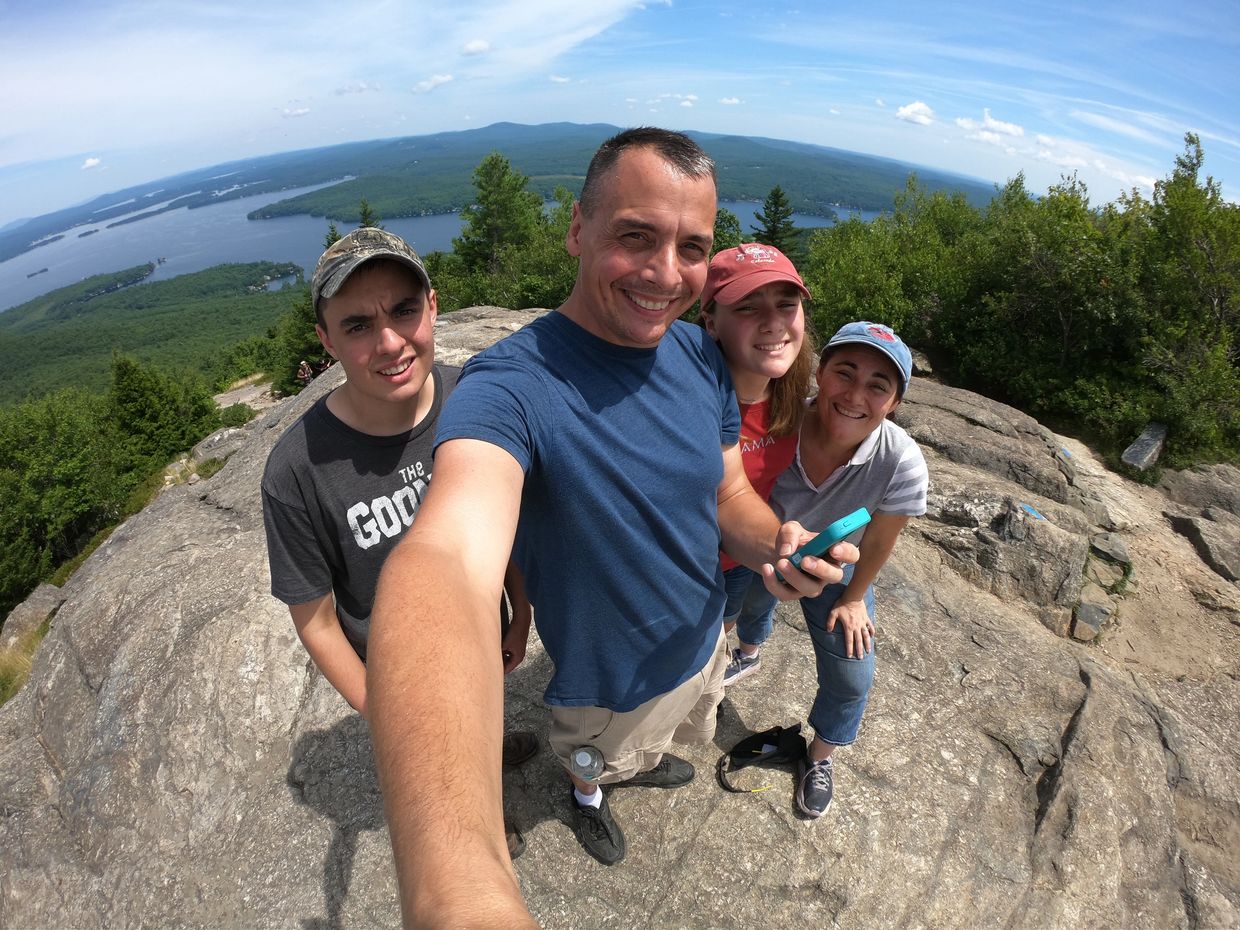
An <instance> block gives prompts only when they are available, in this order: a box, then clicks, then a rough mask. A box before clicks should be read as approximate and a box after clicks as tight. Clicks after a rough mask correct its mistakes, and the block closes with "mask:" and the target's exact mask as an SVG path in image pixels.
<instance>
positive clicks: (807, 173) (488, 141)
mask: <svg viewBox="0 0 1240 930" xmlns="http://www.w3.org/2000/svg"><path fill="white" fill-rule="evenodd" d="M616 130H617V127H615V126H608V125H605V124H601V123H594V124H589V125H580V124H576V123H549V124H544V125H540V126H524V125H518V124H516V123H496V124H494V125H491V126H486V127H482V128H480V129H470V130H466V131H463V132H443V133H435V134H433V135H426V136H408V137H403V138H398V139H378V140H373V141H369V142H351V143H347V144H344V145H333V146H328V147H325V148H316V149H305V150H303V151H297V152H282V153H280V154H278V155H269V156H265V157H262V158H250V159H244V160H242V161H236V162H229V163H226V164H223V165H213V166H211V167H209V168H201V169H198V170H195V171H190V172H186V173H184V174H180V175H176V176H174V177H171V178H161V179H160V180H158V181H152V182H149V183H147V184H141V185H137V186H135V187H131V188H126V189H125V190H121V191H117V192H115V193H113V194H108V195H105V196H102V197H97V198H95V199H94V200H92V201H90V202H89V203H85V204H80V205H78V206H75V207H71V208H68V209H65V210H58V211H56V212H54V213H50V214H47V215H45V216H40V217H36V218H35V219H33V220H30V221H29V222H27V223H23V224H21V225H20V226H17V227H15V228H12V229H5V230H0V261H4V260H5V259H8V258H12V257H13V256H14V255H18V254H20V253H22V252H24V251H27V250H29V249H31V248H35V247H37V245H38V244H39V243H40V242H43V241H52V237H57V236H62V235H63V234H64V233H65V232H67V231H68V230H70V229H72V228H74V227H75V226H78V225H82V224H86V223H100V222H107V221H112V222H113V223H121V222H141V220H142V218H145V217H149V216H155V215H157V214H159V213H166V212H168V211H170V210H177V209H181V208H189V209H193V208H195V207H201V206H207V205H209V204H214V203H219V202H221V201H225V200H235V199H237V198H240V197H249V196H251V195H254V194H263V193H270V192H272V191H284V190H290V189H293V188H300V187H308V186H311V185H315V184H326V185H329V186H327V187H324V188H323V189H321V190H318V191H311V192H309V193H306V194H303V195H301V196H298V197H292V198H289V199H287V200H283V201H279V202H277V203H274V204H272V205H270V206H268V207H264V208H263V209H261V210H257V211H255V212H254V213H252V214H251V217H252V218H262V217H272V216H287V215H291V214H298V213H308V214H311V215H313V216H325V217H329V218H333V219H337V220H341V221H342V222H348V223H356V222H357V221H358V219H359V212H358V203H359V202H360V200H361V198H362V197H365V198H367V199H368V200H369V202H370V204H371V206H372V207H373V208H374V209H375V210H376V211H377V212H378V213H379V215H380V216H386V217H389V218H394V217H401V216H419V215H422V214H426V213H447V212H450V211H453V210H459V209H462V208H464V207H466V206H468V205H469V203H470V192H471V187H470V178H469V172H470V170H471V167H472V166H474V165H477V164H478V163H479V162H480V161H481V160H482V159H483V158H485V157H486V155H487V154H488V153H490V152H492V151H501V152H503V153H504V154H505V155H506V156H507V157H508V158H509V159H510V160H511V161H512V163H513V164H514V165H515V166H516V167H517V168H518V169H519V170H520V171H522V172H523V173H525V174H526V175H527V176H529V177H530V178H531V189H532V190H534V191H536V192H537V193H539V194H541V195H542V196H543V197H544V199H546V198H550V197H551V196H552V194H553V193H554V191H555V189H556V188H557V187H560V186H563V187H565V188H567V189H568V190H569V191H571V192H573V193H574V194H575V193H577V192H578V191H579V189H580V185H581V180H582V177H583V176H584V174H585V168H586V165H587V164H588V163H589V161H590V156H591V155H592V154H593V153H594V150H595V148H597V147H598V144H599V143H600V142H602V141H603V140H604V139H606V138H607V137H608V136H610V135H612V134H613V133H615V132H616ZM690 135H693V136H694V137H695V138H697V139H698V140H699V141H700V142H701V143H702V145H703V146H705V148H706V149H707V150H708V151H709V152H710V153H711V154H712V155H713V156H715V158H716V159H717V160H718V162H719V167H720V177H719V181H720V185H719V193H720V196H721V197H723V198H724V199H730V200H759V199H761V198H762V197H763V196H764V195H765V193H766V191H767V190H769V189H770V188H771V186H773V185H775V184H782V185H783V186H784V188H785V190H787V191H788V192H789V195H790V196H791V198H792V202H793V205H794V207H795V208H796V209H797V210H798V211H800V212H805V213H817V214H821V215H823V216H831V215H832V209H833V207H835V206H837V205H844V206H846V207H852V208H860V209H867V210H881V209H885V208H886V207H887V206H889V205H890V202H891V194H892V192H893V191H895V190H898V189H899V187H900V186H901V185H902V184H903V183H904V178H905V177H907V175H908V174H909V172H911V171H915V172H917V173H918V175H919V176H920V177H921V179H922V183H923V184H925V185H926V186H927V188H929V189H931V190H949V191H957V190H958V191H962V192H964V193H965V195H966V196H967V197H968V198H969V200H970V202H971V203H974V204H977V205H981V204H984V203H985V202H986V201H987V200H989V198H990V197H991V195H993V193H994V189H993V186H992V185H990V184H986V183H985V182H981V181H978V180H976V179H972V178H967V177H963V176H958V175H952V174H948V173H945V172H939V171H933V170H930V169H923V168H918V167H916V166H914V165H908V164H901V163H899V162H894V161H891V160H889V159H884V158H874V157H872V156H868V155H861V154H858V153H856V152H846V151H843V150H839V149H830V148H825V147H822V146H816V145H804V144H801V143H795V142H782V141H779V140H774V139H756V138H746V137H742V136H721V135H711V134H706V133H690ZM129 214H133V215H132V216H130V215H129ZM122 217H124V219H122Z"/></svg>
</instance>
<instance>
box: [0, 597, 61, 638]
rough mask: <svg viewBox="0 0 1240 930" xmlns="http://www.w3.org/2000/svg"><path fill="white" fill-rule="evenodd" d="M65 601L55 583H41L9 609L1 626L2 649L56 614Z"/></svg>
mask: <svg viewBox="0 0 1240 930" xmlns="http://www.w3.org/2000/svg"><path fill="white" fill-rule="evenodd" d="M64 602H65V595H64V592H62V591H61V590H60V588H58V587H56V586H55V585H54V584H41V585H39V586H38V587H37V588H35V589H34V590H33V591H31V592H30V596H29V597H27V598H26V599H25V600H24V601H22V602H21V603H20V604H18V605H17V606H16V607H14V608H13V609H12V610H11V611H9V615H8V616H7V617H5V618H4V626H2V627H0V649H9V648H11V647H12V646H13V645H15V644H16V643H17V641H18V640H19V639H21V638H22V637H23V636H25V635H26V634H27V633H29V632H31V631H32V630H37V629H38V628H39V627H40V626H42V625H43V624H44V623H46V622H47V621H48V620H51V619H52V617H54V616H56V611H58V610H60V605H61V604H63V603H64Z"/></svg>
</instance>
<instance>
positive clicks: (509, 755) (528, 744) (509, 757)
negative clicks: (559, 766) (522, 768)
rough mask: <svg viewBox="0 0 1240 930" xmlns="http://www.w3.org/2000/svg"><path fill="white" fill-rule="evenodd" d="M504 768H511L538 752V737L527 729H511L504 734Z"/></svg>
mask: <svg viewBox="0 0 1240 930" xmlns="http://www.w3.org/2000/svg"><path fill="white" fill-rule="evenodd" d="M503 747H504V768H506V769H511V768H515V767H516V766H518V765H520V764H521V763H522V762H525V761H526V760H527V759H530V758H532V757H533V755H534V753H536V752H538V737H537V736H535V735H534V734H533V733H531V732H530V731H529V730H513V732H511V733H506V734H505V735H504V744H503Z"/></svg>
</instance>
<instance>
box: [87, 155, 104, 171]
mask: <svg viewBox="0 0 1240 930" xmlns="http://www.w3.org/2000/svg"><path fill="white" fill-rule="evenodd" d="M101 164H103V160H102V159H100V158H95V157H94V156H93V155H92V156H91V157H90V158H88V159H86V161H84V162H82V170H83V171H85V170H86V169H88V168H98V167H99V166H100V165H101Z"/></svg>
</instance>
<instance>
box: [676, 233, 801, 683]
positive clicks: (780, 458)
mask: <svg viewBox="0 0 1240 930" xmlns="http://www.w3.org/2000/svg"><path fill="white" fill-rule="evenodd" d="M809 298H810V293H809V290H808V289H807V288H806V287H805V282H803V281H802V280H801V276H800V275H799V274H798V273H797V270H796V268H795V267H794V266H793V264H792V262H791V261H789V259H788V257H787V256H786V255H784V254H783V253H782V252H781V251H779V249H777V248H775V247H774V246H769V245H762V244H761V243H756V242H755V243H748V244H746V245H740V246H737V247H736V248H734V249H724V250H723V251H721V252H719V253H718V254H716V255H715V257H714V258H712V259H711V262H710V270H709V272H708V273H707V276H706V287H705V288H704V289H703V291H702V316H701V322H702V325H703V326H705V327H706V331H707V332H708V333H710V334H711V336H713V337H714V339H715V341H716V342H717V343H718V344H719V348H720V349H721V350H722V352H723V356H724V358H725V359H727V362H728V368H729V370H730V371H731V373H732V383H733V385H734V386H735V388H736V399H737V402H738V403H739V404H740V411H741V438H740V443H741V459H742V460H743V461H744V463H745V474H746V475H747V476H748V478H749V483H750V484H752V485H753V487H754V490H755V491H757V492H758V494H760V495H761V497H762V499H763V500H766V499H767V498H768V497H769V496H770V493H771V488H772V487H773V486H774V485H775V479H776V478H777V477H779V474H780V472H782V471H783V470H784V469H785V468H787V467H788V466H789V465H790V464H791V462H792V459H793V456H794V455H795V454H796V448H797V433H798V431H799V429H800V425H801V417H802V414H803V412H804V409H805V408H804V398H805V396H806V394H807V393H808V390H809V383H810V378H811V376H812V374H813V370H814V347H813V345H812V344H811V340H810V338H809V337H808V335H807V333H806V326H805V308H804V305H803V301H805V300H808V299H809ZM721 558H722V560H723V568H724V573H723V577H724V583H725V586H726V588H727V593H728V601H727V605H726V606H725V607H724V613H723V623H724V629H725V630H726V631H728V632H731V630H732V629H733V627H735V628H736V632H737V639H738V643H739V645H738V646H737V648H735V649H733V650H732V661H731V663H730V664H729V665H728V669H727V671H726V672H725V673H724V678H723V682H724V684H725V685H729V684H732V682H734V681H739V680H740V679H741V678H744V677H745V676H747V675H751V674H753V673H754V672H756V671H757V670H758V667H759V665H760V664H761V659H760V656H759V649H760V647H761V645H762V643H763V642H765V641H766V639H767V637H768V636H770V635H771V612H770V610H769V603H768V602H767V599H766V598H764V597H760V596H758V595H759V594H765V593H766V588H765V586H764V585H763V583H762V579H761V578H760V577H758V576H756V573H755V572H753V571H751V570H750V569H748V568H746V567H745V566H743V565H738V564H737V563H736V562H735V561H733V560H732V559H730V558H728V556H727V554H726V553H721ZM755 578H756V584H755V585H754V595H755V597H754V599H753V600H754V602H755V603H754V604H753V605H747V600H749V599H747V598H746V594H747V592H749V590H750V587H751V585H750V583H751V582H752V581H754V580H755ZM759 604H760V609H758V608H759ZM747 606H752V608H753V609H750V610H747V609H746V607H747Z"/></svg>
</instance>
